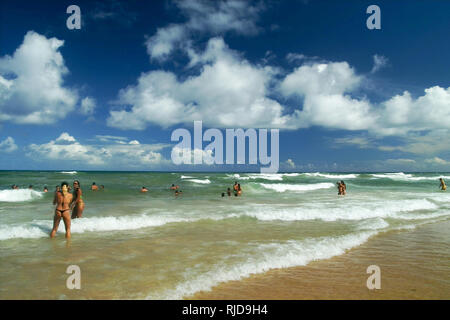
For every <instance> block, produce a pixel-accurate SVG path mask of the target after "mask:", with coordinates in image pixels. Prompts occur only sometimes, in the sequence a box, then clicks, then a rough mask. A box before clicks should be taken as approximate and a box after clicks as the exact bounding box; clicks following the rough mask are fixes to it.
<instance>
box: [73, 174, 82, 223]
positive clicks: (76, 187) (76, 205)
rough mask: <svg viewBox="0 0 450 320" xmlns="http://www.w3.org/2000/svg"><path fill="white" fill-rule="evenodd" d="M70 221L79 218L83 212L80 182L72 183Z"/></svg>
mask: <svg viewBox="0 0 450 320" xmlns="http://www.w3.org/2000/svg"><path fill="white" fill-rule="evenodd" d="M72 206H73V210H72V219H76V218H81V217H82V216H83V211H84V201H83V192H82V191H81V185H80V181H78V180H75V181H74V182H73V200H72Z"/></svg>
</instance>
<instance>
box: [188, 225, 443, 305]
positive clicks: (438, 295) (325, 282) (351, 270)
mask: <svg viewBox="0 0 450 320" xmlns="http://www.w3.org/2000/svg"><path fill="white" fill-rule="evenodd" d="M449 228H450V221H445V222H444V223H432V224H427V225H423V226H419V227H417V228H416V229H414V230H402V231H389V232H386V233H382V234H379V235H377V236H375V237H373V238H371V239H370V240H369V241H368V242H366V243H364V244H362V245H361V246H359V247H357V248H354V249H352V250H349V251H348V252H347V253H346V254H344V255H341V256H337V257H334V258H331V259H328V260H321V261H314V262H311V263H310V264H308V265H307V266H302V267H293V268H286V269H274V270H270V271H268V272H266V273H264V274H257V275H252V276H251V277H249V278H246V279H244V280H242V281H230V282H226V283H222V284H220V285H218V286H216V287H214V288H213V289H212V290H211V291H208V292H199V293H197V294H195V295H193V296H190V297H188V298H187V299H206V300H208V299H220V300H222V299H224V300H225V299H244V300H245V299H274V300H296V299H351V300H353V299H448V298H449V297H450V249H449V248H450V242H449V241H448V239H449V238H448V230H449ZM443 239H446V240H443ZM373 264H375V265H378V266H379V267H380V268H381V289H380V290H369V289H368V288H367V287H366V281H367V278H368V277H369V276H370V275H369V274H366V269H367V267H368V266H369V265H373Z"/></svg>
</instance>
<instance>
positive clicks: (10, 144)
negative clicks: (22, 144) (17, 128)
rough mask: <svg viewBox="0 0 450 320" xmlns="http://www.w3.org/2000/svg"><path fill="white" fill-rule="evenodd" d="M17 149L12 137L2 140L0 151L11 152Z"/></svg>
mask: <svg viewBox="0 0 450 320" xmlns="http://www.w3.org/2000/svg"><path fill="white" fill-rule="evenodd" d="M16 150H17V145H16V143H15V141H14V139H13V138H12V137H7V138H6V139H5V140H3V141H0V152H6V153H10V152H13V151H16Z"/></svg>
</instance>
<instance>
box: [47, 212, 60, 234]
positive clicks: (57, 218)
mask: <svg viewBox="0 0 450 320" xmlns="http://www.w3.org/2000/svg"><path fill="white" fill-rule="evenodd" d="M60 221H61V214H60V213H59V212H58V211H55V216H54V217H53V229H52V232H51V233H50V238H53V237H54V236H55V234H56V231H58V227H59V222H60Z"/></svg>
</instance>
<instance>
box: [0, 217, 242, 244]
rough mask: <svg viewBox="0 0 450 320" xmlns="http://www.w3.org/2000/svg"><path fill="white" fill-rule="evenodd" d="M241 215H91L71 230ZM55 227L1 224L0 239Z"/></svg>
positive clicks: (48, 224) (117, 228)
mask: <svg viewBox="0 0 450 320" xmlns="http://www.w3.org/2000/svg"><path fill="white" fill-rule="evenodd" d="M236 217H239V216H238V215H237V214H228V215H218V216H207V215H201V216H195V217H179V216H163V215H157V216H156V215H147V214H139V215H130V216H120V217H110V216H107V217H91V218H82V219H76V220H72V226H71V232H72V233H84V232H92V231H96V232H105V231H122V230H136V229H141V228H148V227H158V226H162V225H165V224H168V223H177V222H196V221H199V220H202V219H209V220H222V219H229V218H236ZM52 227H53V221H52V220H35V221H33V222H28V223H22V224H19V225H3V226H0V240H8V239H14V238H42V237H48V235H49V232H50V231H51V229H52ZM64 230H65V229H64V224H63V222H62V221H61V223H60V226H59V228H58V233H64Z"/></svg>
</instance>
